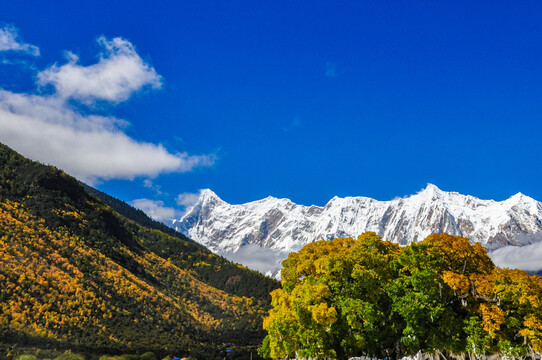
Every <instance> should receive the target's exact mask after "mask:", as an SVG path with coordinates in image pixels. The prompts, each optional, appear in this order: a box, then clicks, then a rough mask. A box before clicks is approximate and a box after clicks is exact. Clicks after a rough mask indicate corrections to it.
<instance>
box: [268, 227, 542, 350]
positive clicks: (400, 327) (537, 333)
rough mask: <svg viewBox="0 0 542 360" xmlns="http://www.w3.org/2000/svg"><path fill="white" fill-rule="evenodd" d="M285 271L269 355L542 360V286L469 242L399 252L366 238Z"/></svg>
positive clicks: (336, 243)
mask: <svg viewBox="0 0 542 360" xmlns="http://www.w3.org/2000/svg"><path fill="white" fill-rule="evenodd" d="M282 265H283V269H282V288H280V289H277V290H275V291H274V292H273V293H272V306H273V308H272V309H271V311H270V313H269V316H268V317H267V318H266V319H265V320H264V328H265V330H267V332H268V335H267V337H266V338H265V340H264V344H263V346H262V348H261V349H260V353H261V354H262V355H263V356H267V357H271V358H284V357H305V358H308V357H312V358H317V359H325V358H337V359H346V358H348V357H350V356H360V355H368V356H375V357H379V358H388V359H389V358H400V357H403V356H405V355H412V354H415V353H417V352H418V351H422V352H424V353H438V354H440V355H443V356H445V357H447V356H452V355H453V356H463V355H465V354H469V355H470V356H472V357H477V356H483V355H487V354H491V353H497V354H501V355H505V356H507V357H509V358H511V357H524V356H527V355H530V356H531V357H534V355H535V354H540V353H542V278H541V277H539V276H529V275H528V274H527V273H526V272H524V271H520V270H509V269H501V268H498V267H496V266H495V265H494V264H493V262H492V261H491V259H490V258H489V257H488V255H487V253H486V250H485V249H484V248H483V247H482V246H481V245H480V244H474V245H473V244H471V243H470V242H469V240H468V239H466V238H462V237H458V236H451V235H448V234H434V235H431V236H429V237H428V238H426V239H425V240H423V241H421V242H420V243H415V244H412V245H410V246H406V247H399V246H398V245H397V244H393V243H390V242H388V241H382V240H381V239H380V237H379V236H377V235H376V234H374V233H365V234H363V235H360V236H359V237H358V238H357V239H356V240H354V239H351V238H346V239H335V240H332V241H318V242H315V243H311V244H308V245H306V246H305V247H304V248H303V249H301V250H300V251H299V252H297V253H291V254H290V255H289V256H288V259H286V260H284V262H283V263H282Z"/></svg>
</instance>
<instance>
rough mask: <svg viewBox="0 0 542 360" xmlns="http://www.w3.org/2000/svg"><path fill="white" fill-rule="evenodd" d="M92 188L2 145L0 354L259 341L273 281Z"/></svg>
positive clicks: (190, 350) (242, 346)
mask: <svg viewBox="0 0 542 360" xmlns="http://www.w3.org/2000/svg"><path fill="white" fill-rule="evenodd" d="M87 190H88V189H87ZM89 192H90V191H85V189H84V187H83V186H82V185H81V184H80V183H78V182H77V180H75V179H74V178H72V177H71V176H69V175H67V174H65V173H64V172H62V171H60V170H58V169H56V168H54V167H52V166H44V165H41V164H38V163H35V162H33V161H30V160H28V159H25V158H24V157H22V156H20V155H19V154H17V153H15V152H14V151H12V150H11V149H9V148H8V147H6V146H4V145H0V341H2V344H0V345H1V346H0V358H5V357H8V358H9V356H13V354H15V353H16V351H15V350H13V349H14V348H13V345H14V344H18V345H20V344H27V345H28V344H30V345H31V344H37V345H36V346H41V347H57V348H77V349H83V350H84V351H87V352H94V353H100V352H101V353H105V352H109V353H122V352H130V353H142V352H145V351H153V352H155V353H156V354H157V355H158V356H164V355H166V354H172V353H175V354H177V355H185V356H186V355H190V356H191V357H194V358H207V359H208V358H213V357H215V356H216V354H217V353H218V351H220V350H222V349H225V348H233V349H236V350H237V352H236V353H237V354H242V353H243V351H245V352H248V351H249V350H250V349H254V348H255V347H257V345H259V344H261V341H262V339H263V337H264V335H265V334H264V332H263V330H262V317H263V315H264V314H265V313H266V310H267V308H268V306H269V300H270V299H269V291H270V290H273V289H275V288H277V287H278V283H277V282H276V281H274V280H272V279H269V278H267V277H264V276H263V275H261V274H259V273H257V272H254V271H250V270H248V269H246V268H244V267H241V266H239V265H237V264H233V263H231V262H229V261H227V260H225V259H224V258H221V257H219V256H217V255H214V254H212V253H211V252H210V251H208V250H207V249H205V248H203V247H202V246H200V245H198V244H196V243H194V242H193V241H191V240H189V239H186V238H185V237H184V236H182V235H180V234H178V233H175V232H172V231H170V229H169V228H161V227H160V226H161V224H157V223H154V224H153V222H152V220H150V219H149V218H147V217H146V216H145V215H144V214H142V213H139V214H138V216H137V217H134V216H131V215H130V213H131V212H133V213H137V212H138V211H137V210H135V209H133V208H130V207H128V206H127V205H126V204H124V205H126V208H125V210H124V211H123V214H124V215H121V214H119V213H118V212H116V211H114V210H113V208H112V207H111V206H109V205H112V206H113V207H115V208H118V206H117V205H119V204H120V202H119V201H118V200H116V199H112V198H109V200H110V201H108V203H109V205H107V204H105V203H104V202H103V201H102V200H100V199H98V197H97V196H98V195H99V194H97V193H96V192H93V194H90V193H89ZM100 197H101V198H104V196H100ZM142 224H144V225H146V226H143V225H142Z"/></svg>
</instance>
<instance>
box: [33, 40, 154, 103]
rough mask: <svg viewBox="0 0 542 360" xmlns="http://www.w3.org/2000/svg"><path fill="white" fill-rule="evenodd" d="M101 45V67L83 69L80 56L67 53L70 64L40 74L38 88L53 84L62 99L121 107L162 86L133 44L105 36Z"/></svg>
mask: <svg viewBox="0 0 542 360" xmlns="http://www.w3.org/2000/svg"><path fill="white" fill-rule="evenodd" d="M98 44H99V45H100V46H101V47H102V51H101V53H100V54H99V62H98V63H96V64H94V65H90V66H82V65H79V64H78V61H79V58H78V57H77V55H75V54H73V53H71V52H67V53H66V54H67V56H66V57H67V59H68V63H67V64H64V65H62V66H58V65H56V64H55V65H53V66H51V67H50V68H48V69H46V70H44V71H42V72H40V73H39V74H38V84H39V85H48V84H51V85H53V86H54V87H55V89H56V94H57V95H58V96H60V97H63V98H73V99H76V100H79V101H81V102H83V103H85V104H92V103H94V102H95V101H96V100H105V101H108V102H112V103H118V102H121V101H125V100H127V99H128V98H129V97H130V95H131V94H132V93H134V92H135V91H138V90H140V89H141V88H143V87H145V86H150V87H152V88H154V89H156V88H160V87H161V86H162V77H161V76H160V75H158V73H157V72H156V71H155V70H154V68H153V67H151V66H150V65H149V64H147V63H145V62H144V61H143V59H141V57H140V56H139V55H138V54H137V52H136V51H135V47H134V46H133V45H132V44H131V43H130V42H129V41H127V40H125V39H122V38H120V37H116V38H114V39H112V40H107V39H106V38H105V37H103V36H101V37H99V38H98Z"/></svg>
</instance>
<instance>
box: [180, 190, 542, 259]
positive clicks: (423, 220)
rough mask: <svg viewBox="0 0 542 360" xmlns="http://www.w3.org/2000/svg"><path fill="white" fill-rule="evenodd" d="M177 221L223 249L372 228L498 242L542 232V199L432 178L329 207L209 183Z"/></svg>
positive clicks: (416, 237) (292, 243)
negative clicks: (247, 198) (411, 188)
mask: <svg viewBox="0 0 542 360" xmlns="http://www.w3.org/2000/svg"><path fill="white" fill-rule="evenodd" d="M173 226H174V227H175V228H176V229H177V230H178V231H180V232H182V233H184V234H186V235H187V236H189V237H190V238H192V239H194V240H196V241H198V242H200V243H202V244H203V245H205V246H207V247H208V248H210V249H211V250H213V251H215V252H235V251H238V250H239V249H240V248H242V247H243V246H246V245H248V244H252V245H257V246H259V247H264V248H269V249H273V250H276V251H285V252H288V251H295V250H298V249H299V248H301V247H302V246H303V245H305V244H307V243H309V242H312V241H315V240H321V239H332V238H335V237H346V236H352V237H355V236H357V235H359V234H361V233H363V232H365V231H374V232H376V233H377V234H379V235H381V236H382V238H383V239H385V240H390V241H394V242H397V243H399V244H403V245H405V244H409V243H411V242H415V241H420V240H422V239H424V238H425V237H426V236H428V235H430V234H432V233H440V232H447V233H450V234H454V235H461V236H465V237H468V238H469V239H471V240H472V241H478V242H481V243H482V244H483V245H484V246H486V247H487V248H488V249H496V248H499V247H502V246H506V245H527V244H530V243H533V242H535V241H537V240H538V239H542V236H541V235H542V203H540V202H538V201H536V200H534V199H532V198H530V197H528V196H525V195H523V194H521V193H518V194H516V195H514V196H512V197H510V198H509V199H507V200H504V201H500V202H499V201H493V200H481V199H478V198H475V197H473V196H468V195H461V194H459V193H456V192H445V191H442V190H440V189H439V188H437V187H436V186H435V185H432V184H429V185H428V186H427V188H425V189H424V190H422V191H420V192H419V193H417V194H415V195H412V196H410V197H407V198H398V199H394V200H390V201H377V200H374V199H370V198H366V197H346V198H339V197H334V198H333V199H331V200H330V201H329V202H328V203H327V204H326V205H325V206H323V207H319V206H303V205H297V204H295V203H293V202H292V201H290V200H288V199H277V198H273V197H268V198H265V199H263V200H259V201H254V202H250V203H246V204H240V205H231V204H228V203H226V202H224V201H222V200H221V199H220V198H219V197H218V196H217V195H216V194H215V193H213V192H212V191H211V190H202V191H201V194H200V198H199V200H198V202H197V203H196V205H195V206H194V207H193V208H192V209H190V210H189V211H188V212H187V213H186V214H185V215H184V216H183V217H182V218H181V219H179V220H175V221H174V222H173Z"/></svg>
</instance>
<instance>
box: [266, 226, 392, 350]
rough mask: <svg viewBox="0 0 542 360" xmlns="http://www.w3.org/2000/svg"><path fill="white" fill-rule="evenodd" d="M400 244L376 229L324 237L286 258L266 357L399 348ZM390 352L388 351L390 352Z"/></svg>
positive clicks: (275, 296)
mask: <svg viewBox="0 0 542 360" xmlns="http://www.w3.org/2000/svg"><path fill="white" fill-rule="evenodd" d="M398 254H399V247H398V246H397V245H396V244H392V243H390V242H386V241H381V240H380V237H379V236H377V235H376V234H374V233H366V234H363V235H360V236H359V237H358V239H357V240H353V239H351V238H346V239H335V240H332V241H318V242H315V243H312V244H309V245H307V246H305V247H304V248H303V249H301V250H300V251H299V252H298V253H291V254H290V255H289V256H288V258H287V259H286V260H284V262H283V264H282V265H283V269H282V272H281V275H282V288H281V289H277V290H275V291H274V292H272V293H271V295H272V299H273V300H272V306H273V309H272V310H271V311H270V315H269V317H267V318H266V319H265V320H264V328H265V329H266V330H267V331H268V336H267V337H266V339H265V340H264V345H263V347H262V348H261V350H260V354H261V355H262V356H270V357H273V358H279V357H285V356H299V357H313V358H318V359H322V358H328V357H331V358H337V359H346V358H348V357H349V356H352V355H356V354H358V353H359V352H364V353H367V354H371V355H382V352H381V350H382V349H389V348H393V343H394V340H395V336H394V334H393V331H394V329H395V326H394V325H393V319H391V318H390V317H389V314H390V313H391V312H390V308H389V307H390V305H391V302H390V301H389V298H388V296H387V294H386V290H385V287H386V285H387V284H389V283H390V281H391V280H392V279H394V278H395V275H394V272H395V270H394V267H393V266H390V264H391V263H392V262H393V261H395V260H396V258H397V256H398ZM384 354H386V353H384Z"/></svg>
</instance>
